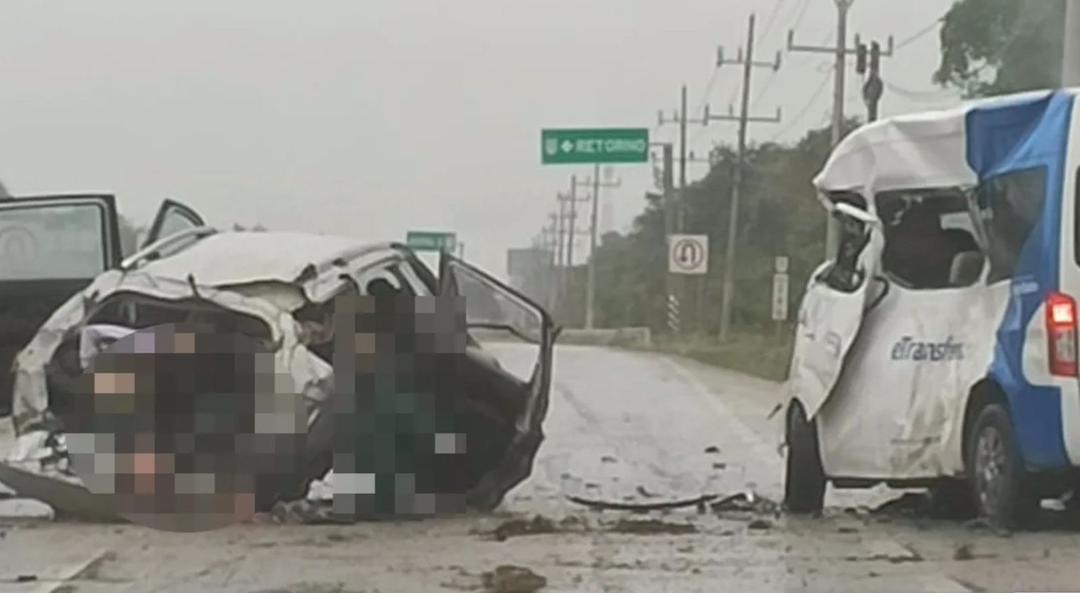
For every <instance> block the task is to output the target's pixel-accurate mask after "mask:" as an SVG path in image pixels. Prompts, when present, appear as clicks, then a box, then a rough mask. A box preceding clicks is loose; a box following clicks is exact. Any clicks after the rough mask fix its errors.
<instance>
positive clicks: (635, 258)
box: [573, 120, 858, 334]
mask: <svg viewBox="0 0 1080 593" xmlns="http://www.w3.org/2000/svg"><path fill="white" fill-rule="evenodd" d="M857 124H858V122H856V121H854V120H849V121H848V122H847V124H846V129H847V130H851V129H854V127H855V126H856V125H857ZM829 137H830V134H829V130H828V129H820V130H812V131H811V132H809V133H808V134H807V135H806V136H805V137H804V138H803V139H802V140H800V141H799V142H798V143H796V144H795V145H793V146H785V145H780V144H775V143H767V144H763V145H760V146H754V147H751V148H750V149H749V150H748V151H747V162H746V175H745V177H744V186H743V192H742V198H741V203H740V212H739V225H738V231H737V232H738V233H739V236H738V241H737V244H738V257H737V261H736V269H735V277H736V281H737V284H736V289H737V290H736V294H735V301H734V306H733V320H734V323H735V326H736V327H737V328H741V329H744V330H752V331H754V330H762V329H764V328H767V327H770V326H771V325H772V321H771V308H770V299H769V295H770V294H771V290H772V275H773V258H774V257H776V256H778V255H786V256H788V257H789V258H790V274H791V280H792V285H791V286H792V293H791V298H792V302H793V303H797V302H798V299H799V298H801V291H802V289H803V287H804V286H805V284H806V280H807V279H808V278H809V276H810V273H811V272H812V271H813V269H814V268H815V267H817V266H818V265H819V264H820V262H821V260H822V258H823V257H824V249H825V248H824V238H825V214H824V211H823V209H822V208H821V205H820V204H819V203H818V202H817V199H816V193H815V190H814V187H813V184H812V180H813V177H814V175H816V174H817V172H818V171H819V170H820V169H821V166H822V165H823V164H824V162H825V159H826V158H827V157H828V154H829V149H830V142H829V139H830V138H829ZM717 155H718V158H717V162H716V163H715V165H714V166H713V167H712V168H711V169H710V171H709V173H708V174H707V175H706V176H705V177H704V178H702V179H701V180H699V181H697V182H695V183H693V184H691V185H690V186H688V187H687V190H686V197H685V199H684V204H683V206H684V208H685V213H686V216H685V220H686V229H685V230H686V232H687V233H704V234H708V235H709V237H710V249H711V253H710V254H709V261H710V270H709V274H708V275H707V276H706V277H705V278H704V280H703V281H704V283H705V285H704V287H703V288H704V290H699V288H700V287H699V285H698V280H696V279H692V280H691V281H690V282H688V283H687V288H688V290H686V291H685V292H684V293H683V301H682V312H683V320H684V322H685V323H687V324H688V325H693V326H695V327H697V326H699V325H700V326H701V327H702V328H703V329H704V330H705V331H706V332H708V333H710V334H715V332H716V331H717V330H718V329H719V322H720V294H721V290H722V287H723V264H724V250H725V248H726V245H727V229H728V220H729V216H730V206H731V184H732V181H733V180H732V177H733V175H732V174H733V171H734V167H735V152H734V150H733V149H732V148H731V147H728V146H722V147H719V149H718V153H717ZM664 236H665V235H664V215H663V210H662V208H661V204H660V203H659V200H648V201H646V204H645V209H644V211H643V212H642V213H641V214H640V215H638V216H637V218H636V219H635V221H634V225H633V227H632V228H631V230H630V232H628V233H627V234H626V235H620V234H617V233H609V234H607V235H605V236H604V237H603V242H602V243H601V245H600V248H599V250H598V251H597V309H598V310H597V322H598V323H599V325H600V326H601V327H604V326H607V327H613V326H649V327H651V328H653V330H654V331H663V330H664V327H665V321H666V304H665V301H666V295H665V280H664V275H665V271H666V261H667V249H666V242H665V238H664ZM699 294H701V295H704V299H705V300H704V301H702V303H701V305H700V307H699V305H698V303H697V301H696V299H697V298H698V295H699ZM578 296H579V295H573V297H574V298H575V299H577V297H578ZM574 302H577V300H574ZM698 310H700V311H702V313H703V316H702V319H700V320H697V319H694V315H695V314H696V312H697V311H698ZM793 310H794V309H793Z"/></svg>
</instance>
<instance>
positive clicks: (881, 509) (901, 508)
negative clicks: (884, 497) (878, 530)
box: [870, 492, 930, 516]
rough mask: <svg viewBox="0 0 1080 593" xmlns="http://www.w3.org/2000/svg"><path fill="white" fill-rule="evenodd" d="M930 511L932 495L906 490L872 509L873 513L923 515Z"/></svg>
mask: <svg viewBox="0 0 1080 593" xmlns="http://www.w3.org/2000/svg"><path fill="white" fill-rule="evenodd" d="M929 511H930V497H929V495H927V494H924V493H916V492H905V493H904V494H902V495H901V496H899V497H897V498H894V499H892V500H889V501H886V502H884V503H882V504H880V505H878V506H876V507H874V509H873V510H871V511H870V514H872V515H893V516H897V515H905V516H912V515H921V514H928V513H929Z"/></svg>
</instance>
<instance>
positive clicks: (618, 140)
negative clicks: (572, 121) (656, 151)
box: [540, 128, 649, 165]
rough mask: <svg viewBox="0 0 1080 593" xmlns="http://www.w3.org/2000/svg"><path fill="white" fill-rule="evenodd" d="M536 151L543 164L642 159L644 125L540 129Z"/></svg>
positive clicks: (646, 153)
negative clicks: (640, 126) (639, 126)
mask: <svg viewBox="0 0 1080 593" xmlns="http://www.w3.org/2000/svg"><path fill="white" fill-rule="evenodd" d="M540 152H541V154H542V155H543V163H544V164H545V165H580V164H596V163H600V164H603V163H645V162H648V160H649V130H648V129H647V128H601V129H569V130H543V131H542V132H541V134H540Z"/></svg>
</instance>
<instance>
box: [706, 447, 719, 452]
mask: <svg viewBox="0 0 1080 593" xmlns="http://www.w3.org/2000/svg"><path fill="white" fill-rule="evenodd" d="M705 452H706V453H719V452H720V447H717V446H716V445H709V446H708V447H705Z"/></svg>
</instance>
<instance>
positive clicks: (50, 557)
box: [0, 346, 1080, 593]
mask: <svg viewBox="0 0 1080 593" xmlns="http://www.w3.org/2000/svg"><path fill="white" fill-rule="evenodd" d="M497 350H498V351H499V353H500V355H501V356H504V357H505V359H506V360H508V361H509V364H510V366H514V365H520V366H526V365H527V363H528V355H529V353H528V352H527V351H525V350H524V349H521V348H518V347H505V346H501V347H498V348H497ZM779 397H780V387H779V386H778V385H776V384H772V383H768V382H764V381H759V380H755V379H751V378H747V377H744V376H741V375H738V374H736V373H731V372H726V371H721V370H718V369H714V368H711V367H706V366H703V365H699V364H696V363H693V362H688V361H683V360H678V359H673V358H669V357H666V356H659V355H652V354H646V353H638V352H626V351H619V350H608V349H601V348H586V347H572V346H563V347H559V348H558V349H557V354H556V375H555V382H554V386H553V389H552V397H551V407H550V410H549V416H548V421H547V423H546V433H547V439H546V440H545V442H544V445H543V447H542V448H541V451H540V455H539V458H538V459H537V462H536V465H535V467H534V471H533V475H532V476H531V477H530V478H529V480H528V481H527V482H525V483H524V484H522V485H521V486H520V487H519V488H517V489H516V490H514V491H513V492H512V493H511V495H510V496H509V497H508V499H507V501H506V503H505V505H504V508H503V509H502V510H501V511H500V512H499V513H496V514H492V515H484V516H480V515H475V516H461V517H453V518H440V519H431V520H423V521H413V522H399V523H389V522H386V523H365V524H358V525H353V526H345V527H341V526H335V527H323V526H319V527H312V526H293V525H273V524H258V523H256V524H246V525H238V526H235V527H231V528H228V529H223V530H219V531H214V532H209V533H204V534H197V535H185V534H170V533H163V532H157V531H153V530H150V529H145V528H141V527H136V526H130V525H92V524H72V523H60V522H50V521H26V520H4V523H3V526H2V527H0V533H2V534H3V535H2V537H0V592H7V591H17V592H20V593H27V592H38V593H44V592H66V593H71V592H78V593H97V592H120V591H124V592H133V593H134V592H139V593H149V592H188V591H194V592H200V591H238V592H243V593H256V592H258V593H269V592H285V591H291V592H304V593H334V592H337V593H347V592H353V593H358V592H374V591H381V592H391V591H408V592H411V591H483V590H485V589H484V582H485V581H484V577H483V575H484V573H485V572H488V571H492V570H494V569H495V568H496V567H497V566H499V565H515V566H520V567H525V568H528V569H529V570H531V571H533V572H534V573H535V574H537V575H541V576H543V577H544V578H545V579H546V582H547V584H546V586H545V588H543V589H540V590H541V591H596V592H615V591H626V592H648V593H656V592H663V591H672V592H674V591H679V592H683V591H685V592H694V591H701V592H705V591H709V592H712V591H721V590H730V591H747V592H753V591H802V590H807V591H860V592H861V591H867V590H870V591H958V592H963V591H1017V590H1028V591H1031V590H1041V591H1049V590H1054V591H1067V590H1070V589H1072V590H1080V584H1076V583H1080V578H1078V577H1080V568H1078V567H1080V562H1078V560H1080V530H1076V529H1069V528H1064V527H1054V526H1052V525H1051V526H1050V527H1048V528H1046V529H1043V530H1041V531H1038V532H1029V533H1016V534H1011V535H1010V534H996V533H993V532H991V531H990V530H988V529H985V528H982V527H980V526H979V525H978V524H969V523H961V522H958V521H945V520H937V519H931V518H928V517H924V516H920V515H918V514H915V515H913V516H907V515H903V516H901V515H894V514H885V513H873V512H870V511H869V510H868V509H869V508H872V507H874V506H876V505H878V504H879V503H881V502H882V501H885V500H888V499H889V498H891V497H894V496H896V493H892V492H887V491H883V490H875V491H870V492H855V493H850V492H848V493H843V494H842V495H838V494H834V493H830V496H829V498H828V501H827V503H828V505H829V509H828V510H827V512H826V513H825V516H824V517H822V518H817V519H808V518H805V519H804V518H793V517H784V516H781V515H779V514H778V513H774V512H773V511H772V509H771V508H769V506H770V505H769V504H768V501H770V500H771V501H778V500H779V499H780V495H781V491H782V484H781V477H782V466H783V458H782V457H781V456H780V454H779V453H778V451H777V448H776V437H775V435H774V434H773V433H772V432H771V431H772V430H773V425H772V424H771V423H770V422H769V421H768V420H767V419H766V417H767V415H768V413H769V411H770V410H771V409H772V408H773V406H774V405H775V404H776V403H777V402H778V401H779ZM745 490H752V491H754V492H755V493H756V496H757V498H756V500H758V501H759V503H758V506H757V508H756V509H755V510H752V511H720V512H715V511H713V510H712V509H709V508H706V509H703V510H699V509H697V508H693V507H691V508H686V509H679V510H672V511H667V512H661V511H654V512H650V513H644V514H642V513H630V512H626V511H610V510H605V511H596V510H591V509H587V508H585V507H583V506H581V505H579V504H576V503H573V502H570V501H568V500H567V498H566V497H567V495H572V496H579V497H583V498H588V499H595V500H603V501H608V502H621V503H651V502H656V501H664V500H671V499H681V498H692V497H696V496H699V495H702V494H716V495H719V496H724V495H729V494H733V493H738V492H742V491H745ZM760 501H764V502H760ZM535 516H540V517H541V519H540V520H537V521H535V522H533V523H531V525H533V526H535V527H537V528H539V530H540V531H542V532H543V533H521V532H522V531H527V529H525V528H522V524H523V523H524V522H526V521H532V520H533V517H535ZM1055 521H1056V520H1055V519H1053V517H1052V518H1051V522H1055ZM1057 523H1060V521H1057ZM515 527H516V528H517V529H516V530H515V529H514V528H515ZM497 529H501V530H503V532H504V534H505V535H506V536H507V537H506V538H505V539H504V540H503V541H499V538H496V537H494V536H493V535H492V533H493V532H494V531H495V530H497ZM641 531H648V532H647V533H640V532H641ZM20 576H22V578H23V579H24V580H26V582H21V583H20V582H17V580H18V579H19V577H20ZM31 578H32V579H33V580H29V579H31ZM526 580H527V579H526ZM490 583H491V581H489V584H490ZM493 590H502V591H509V590H513V589H508V588H503V589H498V588H496V589H493ZM526 590H527V589H526Z"/></svg>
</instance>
